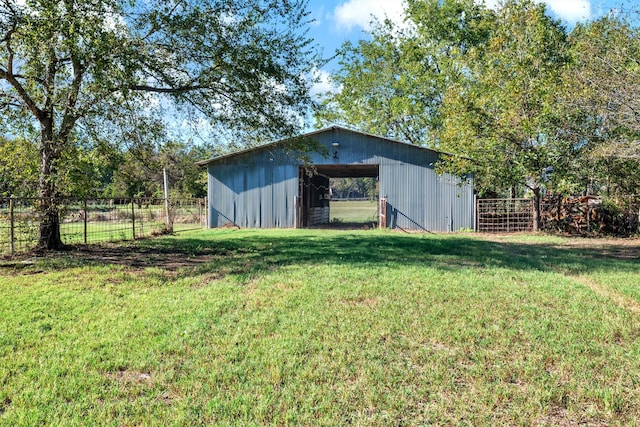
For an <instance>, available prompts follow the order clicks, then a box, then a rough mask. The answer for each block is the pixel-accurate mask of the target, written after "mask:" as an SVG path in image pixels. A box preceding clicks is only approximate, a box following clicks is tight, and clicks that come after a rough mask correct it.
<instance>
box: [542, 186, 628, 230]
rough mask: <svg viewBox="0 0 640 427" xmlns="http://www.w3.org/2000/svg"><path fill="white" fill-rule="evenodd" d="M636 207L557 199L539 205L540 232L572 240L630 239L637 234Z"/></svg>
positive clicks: (589, 198) (588, 199) (588, 198)
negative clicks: (540, 217)
mask: <svg viewBox="0 0 640 427" xmlns="http://www.w3.org/2000/svg"><path fill="white" fill-rule="evenodd" d="M639 216H640V213H639V212H638V206H635V209H634V208H633V207H632V206H629V207H627V208H626V209H623V208H620V207H619V206H618V205H615V204H613V203H608V202H604V201H603V200H602V199H600V198H598V197H595V196H584V197H560V196H554V197H549V198H547V199H545V200H544V201H543V203H542V228H543V229H544V230H547V231H552V232H560V233H568V234H571V235H574V236H594V235H610V236H629V235H631V234H633V233H637V232H638V230H639V227H638V226H639V219H640V218H639Z"/></svg>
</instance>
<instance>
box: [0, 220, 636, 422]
mask: <svg viewBox="0 0 640 427" xmlns="http://www.w3.org/2000/svg"><path fill="white" fill-rule="evenodd" d="M638 248H639V246H638V243H637V241H608V242H604V241H599V240H579V241H576V240H569V239H564V238H557V237H546V236H525V235H520V236H506V237H498V238H491V239H489V238H488V237H486V236H484V237H483V236H476V235H473V234H451V235H432V234H401V233H396V232H389V231H367V232H364V231H327V230H314V231H310V230H306V231H305V230H284V231H283V230H280V231H276V230H267V231H252V230H212V231H202V232H187V233H184V234H180V235H178V236H173V237H162V238H157V239H151V240H143V241H136V242H129V243H124V244H120V245H108V246H101V247H96V248H94V249H95V251H94V252H88V251H86V250H84V249H82V248H77V249H76V250H72V251H68V252H61V253H57V254H55V256H49V257H46V258H40V259H35V260H26V261H29V262H26V263H25V262H20V261H18V262H16V263H6V264H5V265H4V266H3V267H2V268H1V269H0V425H11V426H13V425H40V424H54V425H94V424H98V425H312V426H316V425H331V426H333V425H346V424H353V425H363V426H364V425H366V426H369V425H385V426H386V425H401V424H402V425H425V424H436V425H578V424H580V423H584V424H587V425H638V424H640V405H638V402H640V267H639V265H640V264H639V258H638Z"/></svg>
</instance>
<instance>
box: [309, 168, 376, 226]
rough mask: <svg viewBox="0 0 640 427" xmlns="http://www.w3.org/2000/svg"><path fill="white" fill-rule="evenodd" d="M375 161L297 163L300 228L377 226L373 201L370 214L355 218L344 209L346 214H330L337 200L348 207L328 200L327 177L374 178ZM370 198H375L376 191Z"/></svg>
mask: <svg viewBox="0 0 640 427" xmlns="http://www.w3.org/2000/svg"><path fill="white" fill-rule="evenodd" d="M379 170H380V168H379V165H364V164H347V165H314V166H301V167H300V170H299V178H300V179H299V182H300V190H299V195H300V199H299V200H300V202H299V205H298V208H299V209H298V218H299V222H298V226H299V227H302V228H310V227H314V228H375V227H377V226H378V222H379V216H378V214H377V203H375V202H373V205H372V209H373V210H372V211H370V213H371V214H372V215H366V216H365V217H363V218H357V216H358V215H357V214H356V213H355V212H354V213H353V214H352V215H351V214H350V213H349V212H347V214H346V215H345V216H346V217H347V218H346V220H343V219H342V218H340V217H337V216H332V207H334V209H335V206H336V204H337V203H340V204H341V205H340V209H343V210H344V209H347V210H348V209H349V207H348V205H347V204H343V203H344V202H342V201H340V202H338V201H337V200H332V196H333V194H332V191H331V185H330V182H331V178H371V179H375V180H377V179H378V176H379ZM375 196H376V197H375V198H374V200H376V199H377V194H376V195H375Z"/></svg>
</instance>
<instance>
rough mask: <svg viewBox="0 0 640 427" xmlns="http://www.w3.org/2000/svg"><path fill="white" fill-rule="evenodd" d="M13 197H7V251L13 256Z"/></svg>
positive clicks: (14, 248)
mask: <svg viewBox="0 0 640 427" xmlns="http://www.w3.org/2000/svg"><path fill="white" fill-rule="evenodd" d="M13 209H14V207H13V197H11V198H10V199H9V229H10V231H9V251H10V253H11V256H13V254H14V252H15V250H16V247H15V240H16V239H15V220H14V216H13Z"/></svg>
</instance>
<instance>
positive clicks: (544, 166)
mask: <svg viewBox="0 0 640 427" xmlns="http://www.w3.org/2000/svg"><path fill="white" fill-rule="evenodd" d="M467 64H468V72H467V76H468V78H467V79H466V81H464V82H463V83H461V84H456V85H453V86H451V87H450V88H449V89H448V92H447V96H446V100H445V107H444V112H443V114H444V116H445V120H444V131H443V134H442V141H443V146H444V147H445V148H447V149H448V150H450V151H451V152H454V153H457V154H462V155H464V156H466V157H468V158H470V159H472V161H471V162H468V165H467V166H470V169H471V171H474V172H475V173H476V174H477V176H478V178H479V180H480V181H481V182H482V183H484V185H485V187H489V186H491V185H493V186H496V187H498V188H500V187H502V188H505V187H506V188H509V187H513V186H517V185H519V186H524V187H526V188H527V189H528V190H530V191H531V193H532V195H533V200H534V224H533V226H534V229H535V230H537V229H538V227H539V225H540V201H541V196H542V188H543V185H545V182H546V181H548V180H551V181H552V180H553V179H559V178H560V177H562V175H564V172H565V171H566V170H567V168H568V167H569V166H570V164H569V162H571V159H573V158H574V157H575V155H576V150H577V149H578V148H579V147H580V145H581V143H582V141H581V140H580V138H579V137H576V135H574V134H573V133H572V132H570V129H569V128H568V123H570V122H571V121H573V120H574V119H575V117H573V115H572V114H573V113H572V112H571V111H570V110H569V109H567V108H565V103H564V99H565V94H566V92H567V87H566V86H565V80H564V79H563V73H564V72H565V70H566V67H568V65H569V56H568V52H567V41H566V32H565V30H564V28H563V27H562V26H561V25H560V24H559V23H558V22H557V21H554V20H553V19H551V18H550V17H549V16H548V15H547V14H546V13H545V6H544V5H543V4H535V3H533V2H531V1H528V0H523V1H507V2H504V3H503V4H502V5H501V7H500V8H499V9H498V10H497V11H496V19H495V23H494V25H493V28H492V32H491V36H490V39H489V43H488V44H487V46H486V48H484V49H482V50H477V51H475V52H472V54H471V55H469V58H468V60H467ZM551 172H552V174H550V173H551Z"/></svg>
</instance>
